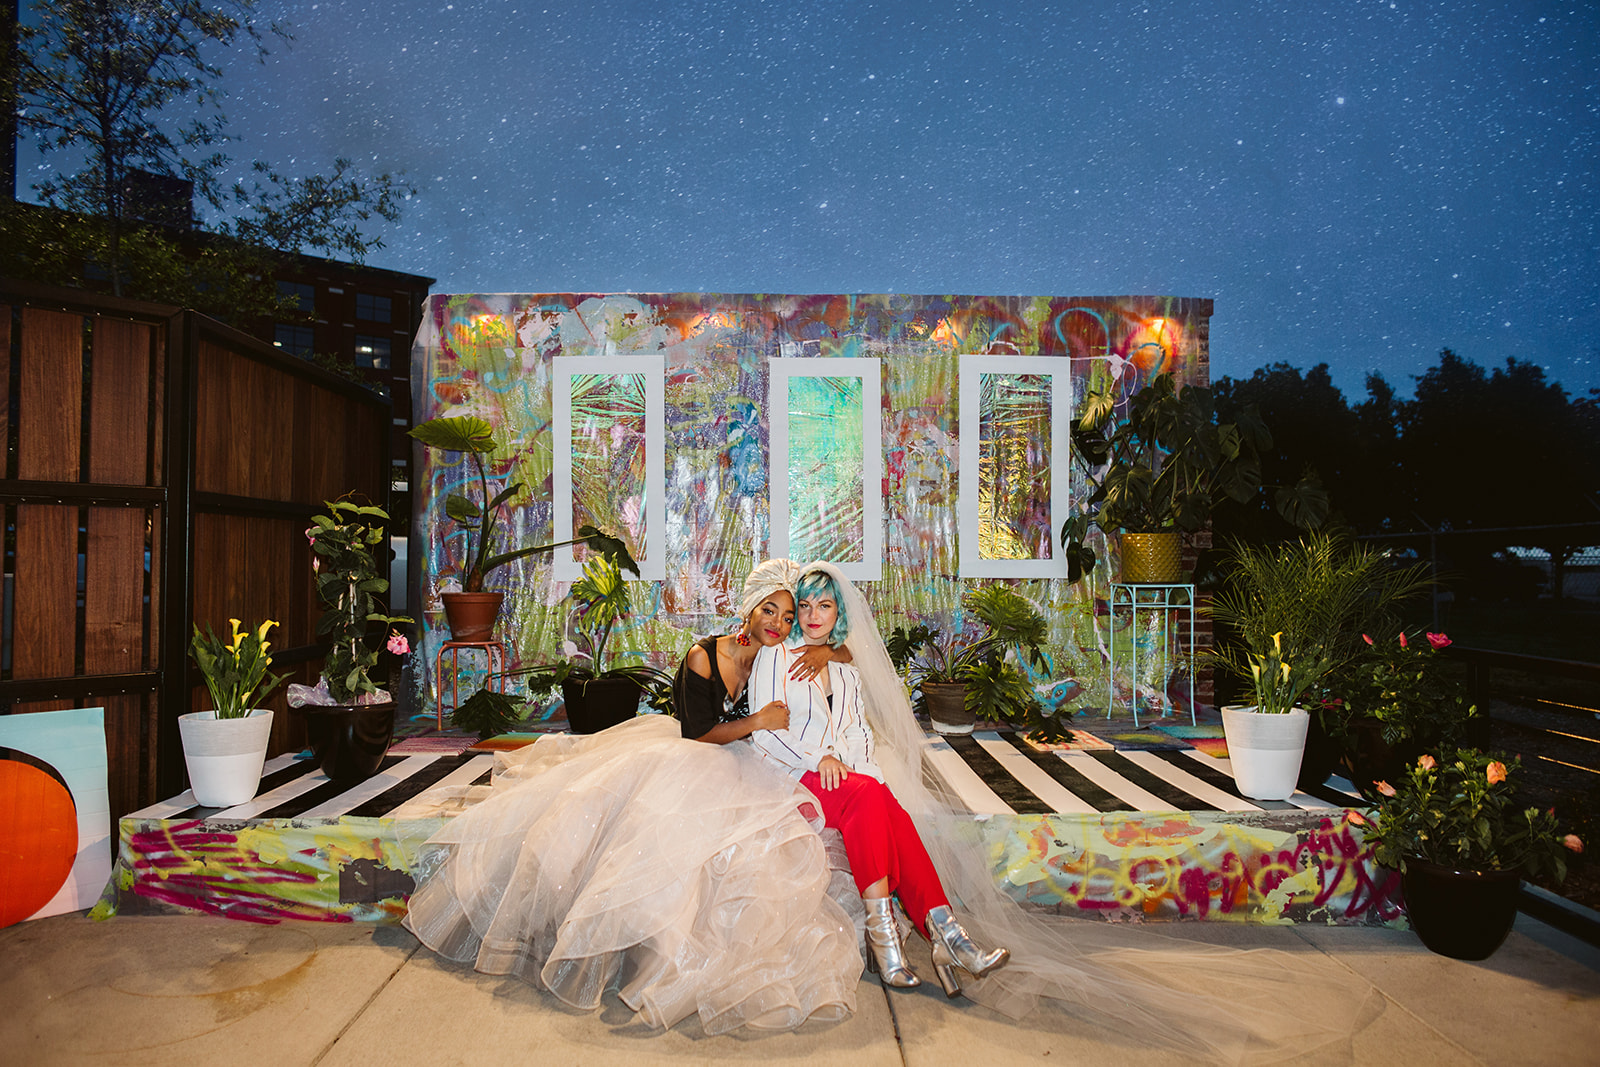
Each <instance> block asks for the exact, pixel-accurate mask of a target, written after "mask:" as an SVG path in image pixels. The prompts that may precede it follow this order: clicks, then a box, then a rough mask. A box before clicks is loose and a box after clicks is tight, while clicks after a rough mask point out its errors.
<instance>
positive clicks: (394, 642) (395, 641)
mask: <svg viewBox="0 0 1600 1067" xmlns="http://www.w3.org/2000/svg"><path fill="white" fill-rule="evenodd" d="M385 647H386V648H388V650H389V651H390V652H393V653H394V654H395V655H397V656H403V655H405V654H406V653H407V652H410V651H411V643H410V642H409V641H407V640H406V635H405V634H403V633H401V632H400V631H399V630H391V631H389V643H388V645H386V646H385Z"/></svg>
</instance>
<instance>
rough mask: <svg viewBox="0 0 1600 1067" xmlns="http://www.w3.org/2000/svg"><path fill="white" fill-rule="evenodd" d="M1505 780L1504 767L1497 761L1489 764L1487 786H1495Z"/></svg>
mask: <svg viewBox="0 0 1600 1067" xmlns="http://www.w3.org/2000/svg"><path fill="white" fill-rule="evenodd" d="M1505 780H1506V765H1505V764H1504V763H1501V762H1500V761H1499V760H1495V761H1494V762H1492V763H1490V764H1489V784H1490V785H1495V784H1497V783H1499V782H1503V781H1505Z"/></svg>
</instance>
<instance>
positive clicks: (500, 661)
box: [433, 641, 506, 730]
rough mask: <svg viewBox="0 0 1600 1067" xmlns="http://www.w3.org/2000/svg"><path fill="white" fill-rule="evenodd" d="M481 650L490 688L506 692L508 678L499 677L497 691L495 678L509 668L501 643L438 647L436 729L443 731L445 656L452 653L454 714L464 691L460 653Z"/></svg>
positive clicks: (448, 643) (458, 643)
mask: <svg viewBox="0 0 1600 1067" xmlns="http://www.w3.org/2000/svg"><path fill="white" fill-rule="evenodd" d="M464 648H465V649H474V648H475V649H479V650H481V651H482V652H483V654H484V655H485V656H487V657H488V659H489V666H488V679H487V683H486V684H487V685H488V686H489V687H490V688H491V689H494V690H495V691H496V692H500V693H504V692H506V679H505V677H504V675H501V677H500V684H499V686H498V688H496V687H495V675H496V674H497V673H498V672H501V671H504V670H505V669H506V646H505V645H504V644H502V643H501V642H499V641H446V642H445V643H444V644H442V645H440V646H439V653H438V655H436V656H434V658H433V680H434V683H435V684H436V685H438V687H439V699H438V700H437V701H435V702H434V706H433V711H434V722H435V723H436V724H437V728H438V729H440V730H442V729H444V654H445V653H446V652H448V653H450V710H452V711H454V710H455V709H456V708H457V707H458V706H459V705H460V702H461V691H460V689H459V688H458V686H459V684H460V681H461V650H462V649H464Z"/></svg>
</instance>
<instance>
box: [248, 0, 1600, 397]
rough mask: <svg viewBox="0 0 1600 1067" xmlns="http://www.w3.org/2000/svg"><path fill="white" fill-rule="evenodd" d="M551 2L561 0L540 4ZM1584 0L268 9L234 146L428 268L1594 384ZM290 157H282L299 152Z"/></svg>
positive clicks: (419, 268) (1594, 211)
mask: <svg viewBox="0 0 1600 1067" xmlns="http://www.w3.org/2000/svg"><path fill="white" fill-rule="evenodd" d="M546 2H547V0H546ZM1597 12H1600V5H1596V4H1594V3H1593V2H1592V0H1566V2H1562V3H1535V2H1526V3H1514V2H1513V3H1473V2H1470V0H1448V2H1439V3H1421V2H1417V0H1395V2H1393V3H1391V2H1390V0H1377V2H1374V0H1328V2H1326V3H1323V4H1312V3H1307V2H1289V3H1254V4H1253V3H1246V2H1222V0H1217V2H1211V3H1207V2H1190V3H1171V4H1163V3H1158V2H1155V0H1151V2H1150V3H1147V4H1140V3H1138V2H1129V0H1118V2H1107V0H1094V2H1082V3H1053V4H1052V3H1017V2H1005V0H974V2H965V0H909V2H893V3H869V2H864V0H813V2H809V3H803V2H798V0H784V2H756V0H701V2H690V3H669V2H663V0H620V2H615V3H604V4H602V3H588V2H584V0H577V2H569V3H564V4H559V5H557V4H550V5H549V6H544V4H543V3H541V2H540V0H533V2H523V0H478V2H474V0H455V2H453V3H449V2H446V3H439V2H429V3H425V4H422V5H417V4H415V3H412V2H407V3H394V4H380V3H370V4H356V3H345V2H327V0H323V2H320V3H307V2H287V3H286V2H282V0H262V6H261V13H262V14H263V15H265V16H268V17H273V18H279V19H282V20H284V21H286V22H288V23H289V24H290V25H291V27H292V28H293V31H294V34H295V41H294V43H293V45H292V47H290V48H288V49H284V48H282V47H279V48H277V49H276V50H275V51H274V53H273V55H271V56H270V57H268V59H267V62H266V64H265V65H264V66H258V65H256V64H255V63H254V62H253V61H251V60H249V59H248V58H247V57H246V55H245V54H244V53H243V52H242V51H241V52H238V53H235V54H234V55H232V56H229V57H226V58H227V62H226V65H225V70H226V73H225V77H224V80H223V86H224V87H225V88H226V89H227V91H228V94H229V96H228V100H227V101H226V106H225V110H226V113H227V115H228V118H229V119H230V129H231V130H232V131H233V133H234V134H235V135H236V136H237V137H238V138H239V141H238V143H236V144H235V145H234V146H233V154H234V156H235V157H236V158H237V159H239V160H242V161H248V160H249V159H252V158H264V159H268V160H271V161H273V162H275V163H278V164H280V165H283V166H285V167H286V169H288V170H289V171H291V172H309V171H315V170H327V169H329V168H330V166H331V161H332V159H333V158H334V157H335V156H337V155H340V154H344V155H349V156H352V157H354V158H355V159H356V160H357V161H358V162H360V163H361V164H362V165H363V166H365V167H368V168H370V169H373V170H387V169H399V170H403V171H405V172H406V175H407V177H408V178H409V179H411V180H412V181H413V182H414V183H415V184H416V185H418V186H419V187H420V189H421V196H420V197H419V198H417V199H416V200H413V201H412V202H411V203H409V204H408V205H407V207H406V214H405V217H404V218H403V220H402V221H401V223H400V224H399V225H398V226H396V227H392V228H391V229H389V230H388V231H387V232H386V234H385V241H386V245H387V247H385V248H383V249H381V250H379V251H378V252H377V253H375V254H374V255H373V256H371V257H369V262H371V263H372V264H373V265H375V266H381V267H388V268H392V269H396V270H403V271H408V272H413V273H418V274H425V275H429V276H432V277H436V278H437V279H438V284H437V285H436V286H435V288H434V291H435V292H446V293H449V292H506V291H515V292H549V291H557V292H568V291H594V292H624V291H646V292H650V291H668V292H678V291H707V292H792V293H811V292H830V293H831V292H904V293H970V294H1059V295H1119V294H1127V293H1153V294H1163V295H1175V296H1199V297H1212V298H1214V299H1215V300H1216V317H1215V318H1214V320H1213V324H1212V334H1211V352H1212V361H1213V367H1212V373H1213V375H1214V376H1220V375H1223V374H1230V375H1234V376H1247V375H1248V374H1249V373H1250V372H1251V371H1252V370H1253V369H1254V368H1256V367H1259V366H1262V365H1263V364H1266V363H1269V362H1274V361H1278V360H1285V361H1288V362H1290V363H1292V364H1294V365H1296V366H1299V367H1302V368H1309V367H1310V366H1312V365H1314V364H1316V363H1319V362H1324V361H1326V362H1328V363H1329V364H1331V365H1332V367H1333V369H1334V377H1335V382H1336V384H1338V385H1339V386H1340V387H1341V388H1342V389H1343V390H1344V391H1345V393H1346V396H1347V397H1348V398H1349V399H1350V400H1351V401H1352V402H1354V401H1356V400H1359V399H1361V398H1362V397H1363V396H1364V395H1365V389H1364V385H1363V382H1364V376H1365V375H1366V373H1367V372H1368V371H1372V370H1377V371H1380V372H1381V373H1382V374H1383V375H1384V376H1385V377H1386V378H1387V379H1388V380H1389V381H1390V383H1391V384H1393V385H1395V386H1396V387H1397V388H1399V389H1400V390H1401V392H1402V393H1409V391H1410V387H1411V378H1410V376H1411V375H1413V374H1416V373H1419V372H1420V371H1422V370H1423V369H1424V368H1426V367H1427V366H1430V365H1431V364H1432V363H1433V362H1434V360H1435V357H1436V355H1437V352H1438V350H1439V349H1440V348H1441V347H1444V346H1449V347H1451V348H1453V349H1455V350H1456V351H1457V352H1458V353H1459V354H1461V355H1463V356H1465V357H1467V358H1469V359H1472V360H1474V361H1476V362H1478V363H1480V364H1483V365H1485V366H1496V365H1499V364H1501V363H1502V362H1503V361H1504V359H1505V358H1506V357H1507V356H1517V357H1519V358H1521V359H1527V360H1530V361H1533V362H1535V363H1538V364H1539V365H1541V366H1543V367H1544V368H1545V369H1546V371H1547V373H1548V374H1549V375H1550V377H1552V378H1553V379H1555V380H1556V381H1559V382H1561V383H1562V384H1563V385H1564V386H1566V387H1567V389H1568V390H1569V392H1572V393H1575V394H1582V393H1585V392H1587V390H1588V389H1590V388H1591V387H1595V386H1600V241H1597V232H1600V224H1597V222H1596V218H1597V216H1600V197H1597V195H1596V193H1597V186H1600V148H1597V143H1600V137H1597V133H1600V13H1597ZM291 160H292V161H293V162H291Z"/></svg>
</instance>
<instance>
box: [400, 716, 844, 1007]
mask: <svg viewBox="0 0 1600 1067" xmlns="http://www.w3.org/2000/svg"><path fill="white" fill-rule="evenodd" d="M742 748H743V746H737V745H732V746H719V745H709V744H703V743H701V742H698V741H687V740H684V739H683V738H682V737H681V736H679V729H678V724H677V721H676V720H674V719H669V718H665V717H661V716H641V717H640V718H638V719H635V720H632V721H630V722H628V723H625V724H623V725H621V726H618V727H614V728H612V729H610V730H606V731H604V732H602V733H599V734H594V735H592V736H587V737H575V736H571V735H551V736H549V737H545V738H541V739H540V740H539V741H538V742H537V743H535V744H533V745H531V746H529V747H528V748H526V749H523V750H520V751H518V752H513V753H508V754H505V755H504V756H503V757H501V760H500V765H499V766H498V767H497V771H496V774H495V777H494V782H493V786H492V788H490V789H489V790H488V791H487V796H486V797H485V798H483V799H481V800H480V801H478V802H476V803H472V804H470V805H469V806H467V807H465V809H464V810H463V811H462V813H461V814H459V815H457V816H455V817H454V818H453V819H451V821H450V823H449V824H447V825H446V827H445V828H444V829H443V830H442V831H441V832H439V833H438V834H436V835H435V836H434V837H433V838H432V839H430V841H429V849H428V852H427V855H426V856H425V857H424V859H423V861H422V863H421V865H420V867H421V870H422V875H421V878H420V881H419V885H418V887H417V890H416V892H415V893H414V894H413V895H412V897H411V902H410V911H409V915H408V916H407V918H406V920H405V923H406V926H407V927H409V928H410V929H411V931H412V932H413V933H415V934H416V935H417V937H418V938H419V939H421V941H422V942H423V943H424V944H426V945H427V946H428V947H429V948H431V949H433V950H434V951H435V952H438V953H439V954H440V955H442V956H445V957H447V958H449V959H452V960H457V961H461V962H471V963H473V964H474V965H475V966H476V968H477V969H478V970H480V971H483V972H486V973H489V974H507V975H516V976H518V977H520V978H523V979H525V980H527V981H529V982H533V983H535V984H536V985H539V986H541V987H543V988H545V989H547V990H549V991H550V992H551V993H553V994H554V995H555V996H557V997H559V998H560V999H561V1000H563V1001H565V1002H566V1003H568V1004H570V1005H572V1006H574V1007H577V1008H582V1009H593V1008H596V1007H598V1006H599V1004H600V1001H601V998H602V997H603V996H604V994H605V993H606V991H607V990H609V989H615V990H616V992H617V995H618V996H619V997H620V998H621V1000H622V1001H623V1002H624V1003H625V1004H627V1005H628V1007H630V1008H632V1009H633V1010H634V1011H636V1012H638V1013H639V1015H640V1017H641V1019H643V1020H644V1021H645V1022H646V1023H648V1024H650V1025H652V1026H656V1027H661V1028H666V1027H670V1026H672V1025H674V1024H675V1023H677V1022H679V1021H680V1020H682V1019H684V1018H686V1017H688V1016H689V1015H690V1014H698V1015H699V1017H700V1022H701V1025H702V1027H703V1028H704V1029H705V1031H706V1032H707V1033H713V1034H715V1033H726V1032H728V1031H731V1030H735V1029H738V1028H740V1027H748V1028H751V1029H755V1030H789V1029H793V1028H795V1027H797V1026H799V1025H800V1024H801V1023H803V1022H805V1021H806V1020H807V1019H808V1018H816V1019H824V1020H832V1019H839V1018H843V1017H845V1016H847V1015H849V1014H851V1013H852V1012H853V1011H854V1010H855V994H856V987H857V985H858V984H859V981H860V978H861V972H862V956H861V951H860V947H859V941H858V933H857V929H856V925H855V924H854V923H853V922H852V918H851V916H850V915H849V914H847V913H846V911H845V909H844V907H842V906H841V904H840V902H838V901H836V900H835V899H833V898H831V897H830V896H829V890H830V884H831V885H832V886H833V889H834V891H835V892H836V893H837V894H838V895H839V896H840V897H841V899H843V900H845V902H846V903H848V902H850V901H853V900H854V896H855V893H854V887H853V886H852V885H851V884H850V882H849V879H848V875H844V876H841V875H840V872H839V871H838V870H837V867H838V866H839V864H838V863H837V862H836V863H835V864H834V869H830V864H829V860H828V854H827V852H828V850H827V849H826V848H825V846H824V842H823V839H822V838H821V837H820V836H819V830H820V815H819V816H818V819H817V821H816V822H812V821H808V819H807V818H806V817H805V816H804V815H802V814H801V809H802V808H804V809H805V810H806V811H807V812H814V811H815V804H814V803H813V804H807V803H805V802H806V801H807V800H808V799H809V797H810V795H809V794H808V793H806V792H805V791H804V790H803V789H801V788H800V787H799V786H797V785H795V784H794V783H793V782H791V781H790V780H789V779H787V778H785V777H783V776H781V775H778V774H777V773H775V772H773V771H772V770H770V769H769V768H767V767H764V766H763V765H761V764H760V763H759V762H758V761H756V760H754V759H752V758H750V757H748V756H746V755H743V754H742V753H741V749H742ZM435 799H436V800H439V801H440V802H441V803H444V804H448V803H449V802H450V798H448V797H444V798H435ZM856 910H859V905H858V906H857V909H856Z"/></svg>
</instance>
